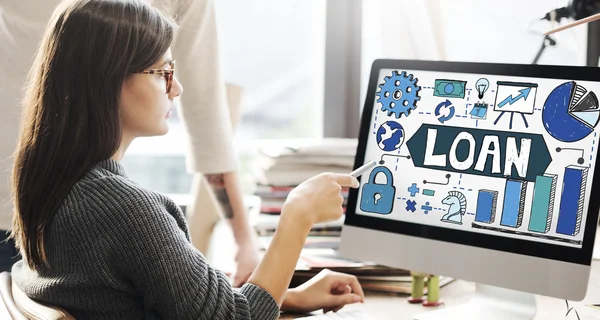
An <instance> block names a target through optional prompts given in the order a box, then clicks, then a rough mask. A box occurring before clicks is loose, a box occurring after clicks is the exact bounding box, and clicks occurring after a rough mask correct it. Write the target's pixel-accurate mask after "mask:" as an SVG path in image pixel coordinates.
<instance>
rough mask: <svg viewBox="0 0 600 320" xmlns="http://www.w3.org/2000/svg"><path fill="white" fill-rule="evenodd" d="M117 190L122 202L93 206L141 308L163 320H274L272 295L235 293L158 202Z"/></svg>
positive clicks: (247, 289)
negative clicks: (99, 208)
mask: <svg viewBox="0 0 600 320" xmlns="http://www.w3.org/2000/svg"><path fill="white" fill-rule="evenodd" d="M121 188H122V190H118V194H119V195H120V196H115V199H104V200H103V201H102V202H103V203H99V204H97V205H98V206H100V205H101V206H103V207H105V208H107V214H106V217H107V219H106V220H107V221H105V222H104V223H106V226H105V227H103V229H105V230H108V231H107V232H109V233H110V234H108V235H107V237H106V239H110V244H109V246H110V247H111V251H112V256H113V258H112V259H111V260H113V261H112V262H111V264H112V265H113V266H116V271H117V272H118V273H119V274H120V275H121V276H122V277H124V278H125V279H126V280H128V281H130V282H131V283H132V284H133V286H134V287H135V288H136V290H137V291H138V292H139V293H140V294H141V295H142V296H143V301H144V305H145V308H149V309H154V310H156V311H157V312H158V313H159V314H160V315H161V316H162V317H163V318H165V319H277V317H278V316H279V308H278V306H277V303H276V302H275V300H274V299H273V298H272V297H271V295H270V294H269V293H268V292H266V291H265V290H263V289H262V288H260V287H258V286H255V285H253V284H246V285H244V286H243V287H242V289H241V290H240V292H235V291H234V290H233V288H232V287H231V285H230V284H229V282H228V280H227V277H226V275H225V274H224V273H223V272H221V271H218V270H215V269H213V268H211V267H210V266H209V265H208V263H207V261H206V259H205V258H204V256H203V255H202V253H200V252H199V251H198V250H197V249H195V248H194V247H193V245H192V244H191V243H190V242H189V241H188V239H187V237H186V234H185V232H184V231H183V230H185V229H182V228H181V226H179V225H178V221H177V220H176V219H175V217H174V216H173V215H171V214H170V213H169V211H168V210H167V208H166V207H165V205H163V204H161V201H160V200H159V199H155V198H153V197H152V195H147V194H144V193H143V192H142V191H139V190H136V189H135V188H129V189H125V188H123V187H122V186H121ZM113 201H114V202H113ZM110 202H112V203H110ZM115 208H116V209H115ZM179 223H185V221H183V222H182V221H179Z"/></svg>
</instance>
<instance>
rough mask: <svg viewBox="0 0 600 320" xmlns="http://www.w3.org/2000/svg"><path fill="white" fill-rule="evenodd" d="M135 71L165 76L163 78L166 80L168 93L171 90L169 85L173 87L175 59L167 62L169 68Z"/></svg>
mask: <svg viewBox="0 0 600 320" xmlns="http://www.w3.org/2000/svg"><path fill="white" fill-rule="evenodd" d="M136 73H142V74H156V75H159V76H161V77H165V80H167V94H169V93H170V92H171V87H173V76H174V74H175V61H171V62H170V63H169V69H149V70H142V71H138V72H136Z"/></svg>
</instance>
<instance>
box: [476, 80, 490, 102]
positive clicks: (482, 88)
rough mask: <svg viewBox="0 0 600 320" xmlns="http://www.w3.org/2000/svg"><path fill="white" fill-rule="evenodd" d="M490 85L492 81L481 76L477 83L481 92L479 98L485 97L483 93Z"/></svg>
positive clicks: (478, 90)
mask: <svg viewBox="0 0 600 320" xmlns="http://www.w3.org/2000/svg"><path fill="white" fill-rule="evenodd" d="M489 87H490V82H489V81H488V79H486V78H481V79H479V80H477V82H476V83H475V89H477V92H479V99H483V94H484V93H485V92H486V91H487V89H488V88H489Z"/></svg>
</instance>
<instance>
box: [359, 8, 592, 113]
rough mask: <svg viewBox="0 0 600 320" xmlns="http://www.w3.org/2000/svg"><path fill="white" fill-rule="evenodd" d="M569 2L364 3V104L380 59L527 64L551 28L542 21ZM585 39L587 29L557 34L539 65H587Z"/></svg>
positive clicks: (579, 28)
mask: <svg viewBox="0 0 600 320" xmlns="http://www.w3.org/2000/svg"><path fill="white" fill-rule="evenodd" d="M566 4H567V1H566V0H564V1H557V0H502V1H491V0H485V1H481V0H452V1H450V0H422V1H410V0H364V3H363V7H364V8H363V9H364V11H363V12H364V17H363V21H364V23H363V52H362V54H363V57H362V72H363V76H362V81H363V84H362V86H361V87H362V90H361V92H362V96H361V97H362V99H363V100H361V101H364V95H365V91H366V90H365V89H366V88H365V85H366V82H367V80H368V74H369V71H370V66H371V63H372V61H373V60H374V59H377V58H398V59H421V60H451V61H474V62H505V63H524V64H529V63H531V62H532V61H533V59H534V57H535V55H536V53H537V51H538V50H539V48H540V46H541V44H542V39H543V37H542V35H541V32H543V31H546V30H549V29H551V28H552V27H553V26H552V25H551V24H550V23H549V22H548V21H545V20H544V21H539V19H540V18H541V17H542V16H543V15H544V14H545V13H546V12H547V11H550V10H552V9H554V8H557V7H561V6H564V5H566ZM534 22H535V23H534ZM562 23H565V20H563V22H562ZM586 37H587V27H586V26H579V27H576V28H573V29H570V30H567V31H563V32H560V33H558V34H556V35H555V38H556V41H557V45H556V46H554V47H549V48H547V49H546V50H545V52H544V54H543V55H542V57H541V59H540V61H539V64H554V65H585V57H586Z"/></svg>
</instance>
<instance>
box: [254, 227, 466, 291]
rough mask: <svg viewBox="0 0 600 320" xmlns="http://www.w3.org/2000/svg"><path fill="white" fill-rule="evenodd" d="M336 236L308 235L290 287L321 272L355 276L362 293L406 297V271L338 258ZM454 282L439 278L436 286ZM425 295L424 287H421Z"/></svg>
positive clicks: (265, 245)
mask: <svg viewBox="0 0 600 320" xmlns="http://www.w3.org/2000/svg"><path fill="white" fill-rule="evenodd" d="M271 240H272V237H271V236H261V237H259V241H260V243H261V245H262V247H263V249H265V250H266V248H268V246H269V244H270V242H271ZM339 242H340V238H339V237H322V236H309V237H308V238H307V240H306V242H305V244H304V248H303V249H302V253H301V254H300V259H299V260H298V263H297V264H296V271H295V272H294V277H293V278H292V281H291V283H290V287H296V286H299V285H300V284H302V283H304V282H306V281H307V280H309V279H310V278H312V277H313V276H315V275H316V274H318V273H319V272H321V271H322V270H323V269H329V270H332V271H337V272H343V273H347V274H352V275H355V276H356V277H357V278H358V281H359V283H360V285H361V287H362V288H363V290H365V291H369V292H376V293H386V294H394V295H410V293H411V289H412V277H411V275H410V271H409V270H405V269H399V268H392V267H387V266H382V265H378V264H375V263H372V262H365V261H354V260H348V259H345V258H343V257H340V255H339V253H338V248H339ZM453 280H454V279H452V278H449V277H444V276H440V286H445V285H446V284H448V283H450V282H452V281H453ZM425 293H427V288H425Z"/></svg>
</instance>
